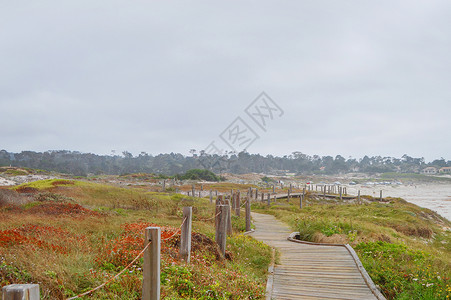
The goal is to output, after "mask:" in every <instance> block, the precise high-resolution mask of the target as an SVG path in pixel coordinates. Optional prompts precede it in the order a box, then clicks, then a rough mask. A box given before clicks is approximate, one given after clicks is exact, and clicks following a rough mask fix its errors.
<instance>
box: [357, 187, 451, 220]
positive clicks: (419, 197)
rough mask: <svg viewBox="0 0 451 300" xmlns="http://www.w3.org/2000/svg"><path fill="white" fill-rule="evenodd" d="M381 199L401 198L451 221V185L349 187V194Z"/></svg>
mask: <svg viewBox="0 0 451 300" xmlns="http://www.w3.org/2000/svg"><path fill="white" fill-rule="evenodd" d="M358 190H360V193H361V194H362V195H370V196H374V197H379V193H380V190H382V196H383V197H400V198H403V199H404V200H406V201H409V202H411V203H413V204H416V205H418V206H421V207H425V208H429V209H431V210H433V211H435V212H437V213H438V214H440V215H441V216H443V217H445V218H447V219H448V220H451V184H417V185H415V184H411V185H404V184H403V185H388V186H387V185H380V186H362V185H355V186H350V187H348V193H349V194H351V195H357V191H358Z"/></svg>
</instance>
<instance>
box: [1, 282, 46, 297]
mask: <svg viewBox="0 0 451 300" xmlns="http://www.w3.org/2000/svg"><path fill="white" fill-rule="evenodd" d="M2 295H3V296H2V300H39V299H40V295H39V284H10V285H5V286H4V287H3V288H2Z"/></svg>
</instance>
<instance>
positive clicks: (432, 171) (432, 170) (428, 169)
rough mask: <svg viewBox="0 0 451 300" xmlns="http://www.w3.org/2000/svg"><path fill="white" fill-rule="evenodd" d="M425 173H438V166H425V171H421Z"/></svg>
mask: <svg viewBox="0 0 451 300" xmlns="http://www.w3.org/2000/svg"><path fill="white" fill-rule="evenodd" d="M421 173H423V174H437V168H436V167H427V168H424V169H423V171H421Z"/></svg>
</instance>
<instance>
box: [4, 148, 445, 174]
mask: <svg viewBox="0 0 451 300" xmlns="http://www.w3.org/2000/svg"><path fill="white" fill-rule="evenodd" d="M190 153H191V155H189V156H186V155H182V154H180V153H164V154H158V155H155V156H154V155H151V154H148V153H146V152H141V153H140V154H139V155H136V156H134V155H132V154H131V153H130V152H127V151H124V152H122V154H121V155H118V154H114V155H97V154H93V153H82V152H78V151H68V150H52V151H45V152H34V151H22V152H20V153H13V152H8V151H6V150H1V151H0V166H10V165H11V166H14V167H27V168H33V169H42V170H47V171H56V172H61V173H68V174H74V175H78V176H87V175H89V174H94V175H99V174H117V175H123V174H130V173H155V174H165V175H169V176H173V175H176V174H181V173H185V172H187V171H188V170H191V169H205V170H209V171H212V172H214V173H216V174H220V173H226V172H227V173H235V174H244V173H251V172H255V173H267V174H279V175H283V174H284V173H295V174H342V173H352V172H364V173H384V172H400V173H418V172H420V171H421V170H422V169H424V168H426V167H428V166H434V167H437V168H441V167H451V161H450V160H448V161H447V160H445V159H444V158H440V159H435V160H433V161H431V162H425V160H424V158H422V157H421V158H415V157H410V156H408V155H407V154H405V155H403V156H402V157H400V158H395V157H382V156H371V157H369V156H364V157H363V158H360V159H356V158H351V157H350V158H344V157H343V156H341V155H337V156H335V157H332V156H319V155H313V156H310V155H307V154H304V153H302V152H293V153H292V154H290V155H285V156H273V155H266V156H263V155H260V154H251V153H248V152H246V151H242V152H239V153H234V152H230V153H225V154H224V155H208V154H206V153H205V152H203V151H196V150H191V151H190Z"/></svg>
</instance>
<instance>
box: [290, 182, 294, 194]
mask: <svg viewBox="0 0 451 300" xmlns="http://www.w3.org/2000/svg"><path fill="white" fill-rule="evenodd" d="M292 188H293V186H292V185H291V183H290V193H291V192H293V189H292Z"/></svg>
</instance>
